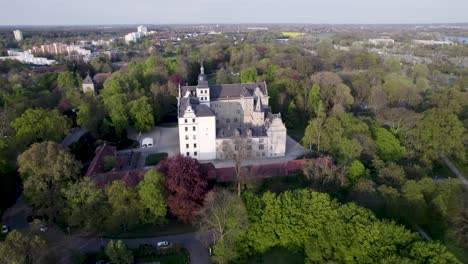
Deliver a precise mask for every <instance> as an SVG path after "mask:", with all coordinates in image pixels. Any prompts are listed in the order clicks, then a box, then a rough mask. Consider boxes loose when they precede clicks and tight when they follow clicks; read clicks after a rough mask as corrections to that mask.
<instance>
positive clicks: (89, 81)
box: [83, 74, 94, 84]
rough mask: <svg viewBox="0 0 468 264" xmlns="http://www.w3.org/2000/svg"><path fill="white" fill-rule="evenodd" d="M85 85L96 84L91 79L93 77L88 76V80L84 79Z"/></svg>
mask: <svg viewBox="0 0 468 264" xmlns="http://www.w3.org/2000/svg"><path fill="white" fill-rule="evenodd" d="M83 84H94V81H93V79H92V78H91V76H89V74H88V75H86V78H84V80H83Z"/></svg>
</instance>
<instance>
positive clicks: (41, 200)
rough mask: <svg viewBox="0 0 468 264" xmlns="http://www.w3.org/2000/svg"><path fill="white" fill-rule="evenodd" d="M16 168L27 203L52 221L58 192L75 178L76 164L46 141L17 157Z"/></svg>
mask: <svg viewBox="0 0 468 264" xmlns="http://www.w3.org/2000/svg"><path fill="white" fill-rule="evenodd" d="M18 165H19V169H18V170H19V172H20V174H21V178H22V179H23V185H24V195H25V197H26V198H27V200H28V202H29V203H30V204H32V205H33V206H34V207H35V208H36V209H37V210H38V211H39V212H40V213H43V214H46V215H48V216H49V217H52V218H54V217H56V216H57V214H58V213H59V211H60V207H61V199H62V198H61V197H62V195H61V190H62V188H64V187H66V186H67V184H68V183H70V182H71V181H72V180H75V179H76V178H77V177H78V175H79V172H80V169H81V165H80V163H79V162H78V161H76V160H75V158H74V157H73V155H72V154H70V153H69V152H68V151H66V150H65V149H64V148H63V147H62V145H60V144H57V143H54V142H50V141H46V142H42V143H35V144H33V145H32V146H31V147H30V148H29V149H28V150H26V151H25V152H23V153H22V154H21V155H19V156H18Z"/></svg>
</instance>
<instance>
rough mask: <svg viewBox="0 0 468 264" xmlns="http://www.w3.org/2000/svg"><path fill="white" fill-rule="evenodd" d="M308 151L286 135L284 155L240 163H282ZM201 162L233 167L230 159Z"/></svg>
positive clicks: (246, 164)
mask: <svg viewBox="0 0 468 264" xmlns="http://www.w3.org/2000/svg"><path fill="white" fill-rule="evenodd" d="M307 153H309V150H308V149H307V148H305V147H304V146H302V145H301V144H299V143H298V142H296V141H295V140H294V139H292V138H291V137H290V136H287V137H286V155H285V156H284V157H266V158H263V159H255V158H252V159H249V160H246V161H244V162H243V163H242V166H248V165H264V164H272V163H283V162H287V161H290V160H294V159H296V158H298V157H300V156H302V155H305V154H307ZM200 162H201V163H209V162H211V163H213V165H214V166H215V167H216V168H229V167H233V166H234V163H233V162H232V161H226V160H208V161H200Z"/></svg>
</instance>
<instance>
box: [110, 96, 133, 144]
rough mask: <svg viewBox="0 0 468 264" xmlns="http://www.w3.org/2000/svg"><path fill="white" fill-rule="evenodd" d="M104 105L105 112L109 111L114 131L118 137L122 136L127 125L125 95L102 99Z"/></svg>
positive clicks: (127, 115) (127, 116)
mask: <svg viewBox="0 0 468 264" xmlns="http://www.w3.org/2000/svg"><path fill="white" fill-rule="evenodd" d="M104 105H105V107H106V109H107V111H109V116H110V118H111V120H112V125H113V126H114V127H115V131H116V132H117V134H118V135H119V136H122V135H123V133H124V132H125V130H126V129H127V128H128V124H129V114H128V109H127V96H126V95H125V94H116V95H112V96H110V97H109V98H104Z"/></svg>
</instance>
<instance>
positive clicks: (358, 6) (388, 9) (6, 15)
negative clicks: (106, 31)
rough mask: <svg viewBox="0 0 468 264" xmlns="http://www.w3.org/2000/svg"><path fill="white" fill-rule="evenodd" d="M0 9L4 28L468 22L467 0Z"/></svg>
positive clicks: (120, 3)
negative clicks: (112, 25) (24, 26)
mask: <svg viewBox="0 0 468 264" xmlns="http://www.w3.org/2000/svg"><path fill="white" fill-rule="evenodd" d="M0 8H1V10H2V12H1V16H0V25H63V24H66V25H70V24H71V25H79V24H140V23H147V24H150V23H151V24H168V23H296V22H297V23H455V22H468V12H467V11H468V0H163V1H161V0H73V1H72V0H0Z"/></svg>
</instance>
